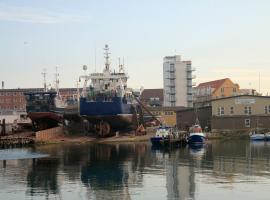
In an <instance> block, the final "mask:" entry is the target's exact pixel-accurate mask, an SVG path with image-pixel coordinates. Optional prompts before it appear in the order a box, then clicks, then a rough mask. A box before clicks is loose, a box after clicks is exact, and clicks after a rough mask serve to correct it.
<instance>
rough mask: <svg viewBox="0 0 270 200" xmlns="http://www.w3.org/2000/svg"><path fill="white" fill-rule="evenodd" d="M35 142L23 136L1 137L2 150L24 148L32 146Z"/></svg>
mask: <svg viewBox="0 0 270 200" xmlns="http://www.w3.org/2000/svg"><path fill="white" fill-rule="evenodd" d="M34 142H35V140H34V138H31V137H22V136H1V137H0V148H1V149H2V148H13V147H22V146H26V145H30V144H34Z"/></svg>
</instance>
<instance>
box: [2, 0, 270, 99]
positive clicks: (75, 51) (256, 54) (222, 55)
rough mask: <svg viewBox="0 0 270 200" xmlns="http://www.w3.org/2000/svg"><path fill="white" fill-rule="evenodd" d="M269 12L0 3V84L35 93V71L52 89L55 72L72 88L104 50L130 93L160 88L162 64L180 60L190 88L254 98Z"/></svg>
mask: <svg viewBox="0 0 270 200" xmlns="http://www.w3.org/2000/svg"><path fill="white" fill-rule="evenodd" d="M269 10H270V1H268V0H265V1H264V0H257V1H253V0H252V1H251V0H250V1H249V0H203V1H198V0H175V1H170V0H167V1H164V0H147V1H146V0H136V1H135V0H134V1H131V0H122V1H120V0H110V1H108V0H98V1H97V0H96V1H92V0H76V1H75V0H1V1H0V24H1V25H0V32H1V37H0V58H1V59H0V69H1V72H0V80H4V81H5V86H6V88H18V87H20V88H23V87H42V76H41V72H42V70H43V68H46V69H47V73H48V75H47V79H48V82H53V78H54V75H53V74H54V73H55V67H56V66H58V71H59V73H60V87H75V85H76V81H77V80H78V77H79V75H81V74H83V71H82V66H83V65H84V64H86V65H87V66H88V71H89V72H94V71H95V70H96V71H101V70H102V69H103V66H104V59H103V47H104V45H105V43H107V44H109V46H110V51H111V63H112V67H113V68H117V66H118V58H119V57H121V58H124V60H125V64H126V68H127V71H128V74H129V76H130V80H129V86H130V87H135V88H139V87H141V86H143V87H144V88H160V87H162V84H163V81H162V62H163V57H164V56H169V55H175V54H180V55H182V58H183V59H184V60H191V61H192V63H193V66H194V67H196V69H197V71H196V75H197V78H196V83H197V84H198V83H200V82H203V81H211V80H215V79H220V78H226V77H228V78H231V79H232V80H233V81H234V82H236V83H239V84H240V87H241V88H255V89H257V90H259V79H260V86H261V92H264V93H266V92H267V91H269V92H270V89H269V88H270V78H269V76H270V56H269V52H270V51H269V49H270V38H269V36H270V13H269ZM95 55H96V56H95ZM95 58H96V59H95ZM269 94H270V93H269Z"/></svg>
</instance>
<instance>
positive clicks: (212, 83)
mask: <svg viewBox="0 0 270 200" xmlns="http://www.w3.org/2000/svg"><path fill="white" fill-rule="evenodd" d="M227 79H228V78H224V79H219V80H215V81H209V82H204V83H200V84H199V85H198V86H197V87H198V88H199V87H211V88H215V89H216V88H219V87H220V86H221V85H222V84H223V83H224V82H225V81H226V80H227Z"/></svg>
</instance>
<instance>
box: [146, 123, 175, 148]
mask: <svg viewBox="0 0 270 200" xmlns="http://www.w3.org/2000/svg"><path fill="white" fill-rule="evenodd" d="M171 132H172V129H171V127H168V126H160V127H158V128H157V130H156V133H155V135H154V136H153V137H151V138H150V140H151V143H152V145H154V146H160V145H163V144H166V143H169V137H170V134H171Z"/></svg>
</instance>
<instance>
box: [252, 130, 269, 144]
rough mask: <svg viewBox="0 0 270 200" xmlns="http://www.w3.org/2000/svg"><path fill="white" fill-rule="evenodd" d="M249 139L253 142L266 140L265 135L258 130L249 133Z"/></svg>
mask: <svg viewBox="0 0 270 200" xmlns="http://www.w3.org/2000/svg"><path fill="white" fill-rule="evenodd" d="M249 138H250V140H253V141H263V140H265V139H266V137H265V134H264V133H262V132H261V131H260V129H258V128H257V129H255V130H253V131H251V132H250V134H249ZM269 139H270V137H269Z"/></svg>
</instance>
